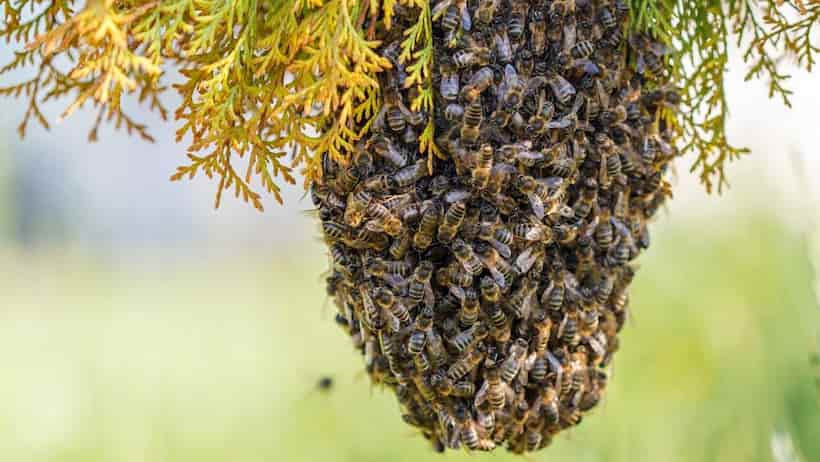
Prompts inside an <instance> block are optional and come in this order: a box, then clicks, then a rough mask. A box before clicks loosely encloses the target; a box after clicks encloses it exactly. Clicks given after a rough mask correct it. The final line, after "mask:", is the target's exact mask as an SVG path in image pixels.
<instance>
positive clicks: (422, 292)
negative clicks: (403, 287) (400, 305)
mask: <svg viewBox="0 0 820 462" xmlns="http://www.w3.org/2000/svg"><path fill="white" fill-rule="evenodd" d="M433 270H434V266H433V263H432V262H430V261H429V260H422V261H421V262H419V264H418V266H417V267H416V270H415V271H414V272H413V276H412V277H411V278H410V281H409V282H408V285H407V300H408V302H409V303H408V305H409V306H410V307H411V308H415V307H416V306H418V305H419V304H420V303H421V302H422V301H423V302H424V304H425V305H426V306H433V303H435V295H434V294H433V288H432V287H431V286H430V279H431V278H432V277H433Z"/></svg>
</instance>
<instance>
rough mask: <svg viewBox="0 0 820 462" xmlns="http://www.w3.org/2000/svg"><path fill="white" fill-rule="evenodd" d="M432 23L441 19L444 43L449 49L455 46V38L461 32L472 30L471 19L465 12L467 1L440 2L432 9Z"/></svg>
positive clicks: (467, 12) (466, 11)
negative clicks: (444, 35)
mask: <svg viewBox="0 0 820 462" xmlns="http://www.w3.org/2000/svg"><path fill="white" fill-rule="evenodd" d="M432 18H433V21H437V20H439V19H441V28H442V29H444V30H445V31H446V32H447V36H446V42H447V46H448V47H449V48H452V47H454V46H455V45H456V42H457V40H456V37H457V36H458V34H459V33H460V32H461V31H462V30H463V31H465V32H469V31H470V29H472V18H471V17H470V12H469V11H468V10H467V0H442V1H440V2H438V3H437V4H436V6H434V7H433V10H432Z"/></svg>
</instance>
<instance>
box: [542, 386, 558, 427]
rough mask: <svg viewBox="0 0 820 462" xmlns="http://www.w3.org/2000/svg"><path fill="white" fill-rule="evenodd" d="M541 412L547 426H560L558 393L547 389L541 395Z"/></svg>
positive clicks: (550, 388)
mask: <svg viewBox="0 0 820 462" xmlns="http://www.w3.org/2000/svg"><path fill="white" fill-rule="evenodd" d="M541 412H542V413H543V415H544V419H545V423H546V424H547V425H549V426H552V425H556V424H558V420H559V418H560V414H559V401H558V393H557V392H556V391H555V389H554V388H552V387H549V388H547V389H546V391H545V392H544V393H543V394H542V395H541Z"/></svg>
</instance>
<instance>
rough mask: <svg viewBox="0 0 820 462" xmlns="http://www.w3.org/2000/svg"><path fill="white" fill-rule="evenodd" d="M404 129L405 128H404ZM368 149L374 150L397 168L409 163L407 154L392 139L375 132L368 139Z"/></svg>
mask: <svg viewBox="0 0 820 462" xmlns="http://www.w3.org/2000/svg"><path fill="white" fill-rule="evenodd" d="M402 129H403V128H402ZM366 146H367V149H371V150H373V152H375V153H376V154H378V155H379V156H380V157H382V158H383V159H385V160H386V161H388V162H390V163H391V164H393V165H394V166H396V167H397V168H402V167H404V166H405V165H407V154H405V153H404V152H402V151H400V150H399V149H398V148H397V147H396V146H395V145H394V144H393V142H392V141H391V140H390V138H388V137H386V136H384V135H379V134H375V135H373V136H372V137H370V139H369V140H368V141H367V145H366Z"/></svg>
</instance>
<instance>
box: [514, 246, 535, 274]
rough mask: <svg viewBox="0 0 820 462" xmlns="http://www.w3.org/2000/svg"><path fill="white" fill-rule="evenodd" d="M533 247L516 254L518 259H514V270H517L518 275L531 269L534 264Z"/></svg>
mask: <svg viewBox="0 0 820 462" xmlns="http://www.w3.org/2000/svg"><path fill="white" fill-rule="evenodd" d="M534 249H535V246H530V247H527V248H526V249H524V251H523V252H521V253H520V254H518V257H516V259H515V268H516V269H517V270H518V272H519V273H521V274H524V273H526V272H527V271H529V270H530V268H532V265H533V264H534V263H535V259H536V258H535V257H536V255H535V252H534Z"/></svg>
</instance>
